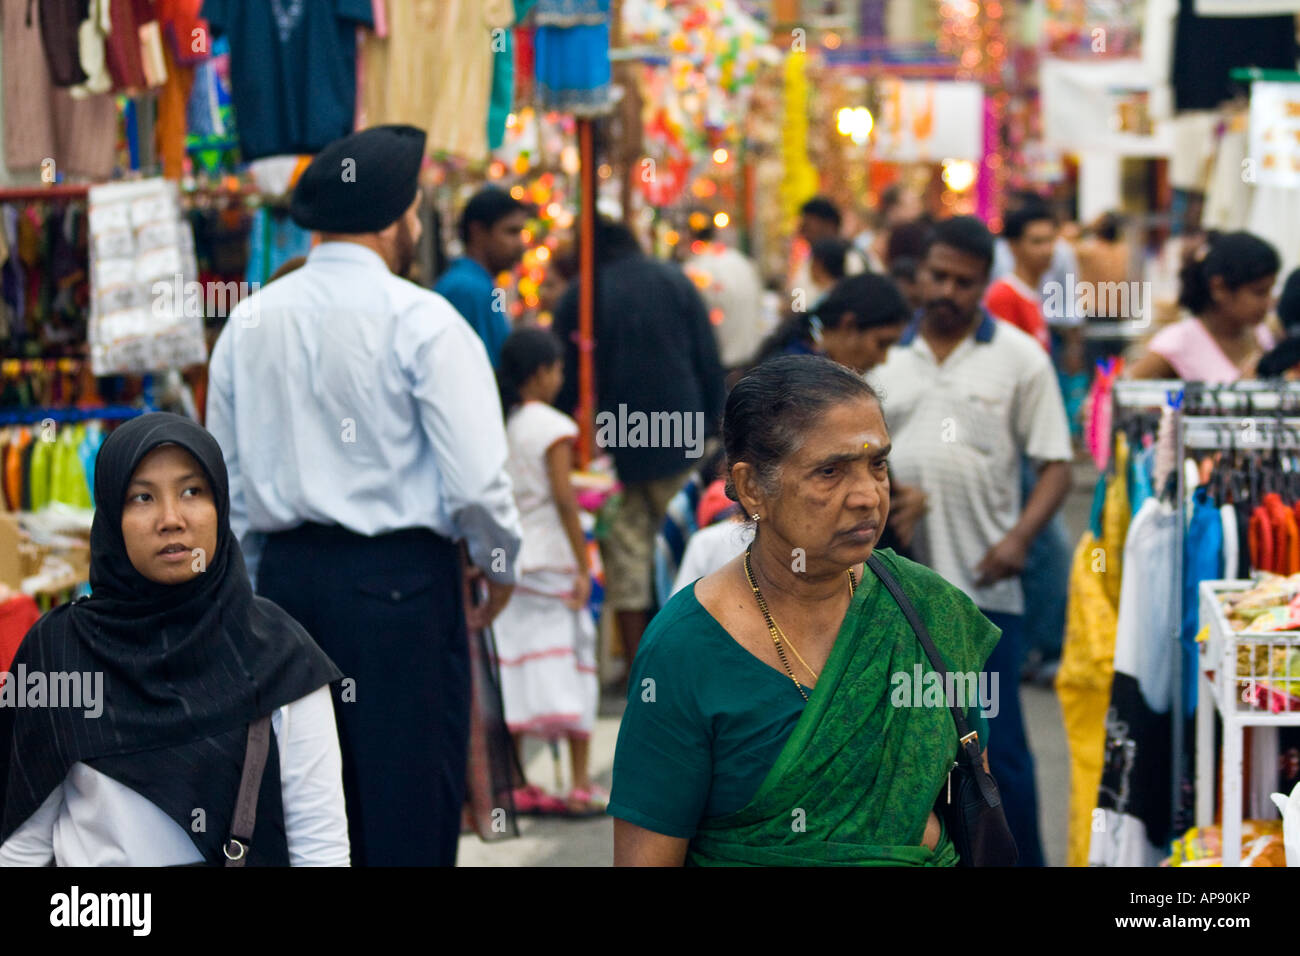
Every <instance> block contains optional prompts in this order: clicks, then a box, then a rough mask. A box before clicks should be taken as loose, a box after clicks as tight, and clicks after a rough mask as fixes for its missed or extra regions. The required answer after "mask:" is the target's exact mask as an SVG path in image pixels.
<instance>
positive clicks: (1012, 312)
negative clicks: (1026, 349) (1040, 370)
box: [984, 279, 1052, 352]
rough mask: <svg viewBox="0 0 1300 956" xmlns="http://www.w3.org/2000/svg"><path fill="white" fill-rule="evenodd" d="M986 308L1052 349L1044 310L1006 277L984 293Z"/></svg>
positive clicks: (1049, 350)
mask: <svg viewBox="0 0 1300 956" xmlns="http://www.w3.org/2000/svg"><path fill="white" fill-rule="evenodd" d="M984 308H986V309H988V310H989V312H990V313H992V314H993V316H994V317H995V318H999V319H1001V320H1002V321H1003V322H1009V323H1011V324H1012V325H1014V326H1015V327H1016V328H1018V329H1020V331H1022V332H1026V333H1028V334H1029V335H1032V336H1033V337H1034V338H1035V339H1036V340H1037V341H1038V344H1039V345H1041V346H1042V347H1043V348H1044V349H1046V350H1047V351H1048V352H1051V350H1052V338H1051V336H1050V335H1049V334H1048V331H1047V323H1046V322H1044V321H1043V310H1042V307H1041V306H1039V304H1038V303H1037V302H1033V301H1030V300H1029V299H1026V298H1025V297H1024V296H1023V295H1021V294H1020V293H1019V292H1018V291H1017V290H1016V287H1015V286H1014V285H1012V284H1011V283H1010V282H1008V281H1007V280H1006V279H999V280H998V281H997V282H994V283H993V284H992V285H990V286H989V289H988V292H986V293H985V294H984Z"/></svg>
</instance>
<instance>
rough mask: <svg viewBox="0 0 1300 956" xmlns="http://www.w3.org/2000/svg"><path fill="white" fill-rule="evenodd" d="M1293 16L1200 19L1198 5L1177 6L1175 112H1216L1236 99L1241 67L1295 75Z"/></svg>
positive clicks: (1185, 1) (1190, 1) (1186, 1)
mask: <svg viewBox="0 0 1300 956" xmlns="http://www.w3.org/2000/svg"><path fill="white" fill-rule="evenodd" d="M1298 54H1300V49H1298V48H1297V46H1296V39H1295V18H1294V16H1290V15H1286V16H1273V17H1240V18H1237V17H1199V16H1197V15H1196V9H1195V4H1194V0H1179V8H1178V22H1177V25H1176V27H1175V31H1174V58H1173V85H1174V107H1175V109H1177V110H1180V111H1181V110H1212V109H1218V107H1219V104H1220V103H1222V102H1223V101H1224V100H1227V99H1231V98H1232V88H1233V82H1232V79H1231V77H1230V74H1231V71H1232V70H1233V69H1235V68H1237V67H1244V66H1253V67H1258V68H1260V69H1274V70H1286V71H1288V72H1290V71H1293V70H1295V67H1296V57H1297V55H1298Z"/></svg>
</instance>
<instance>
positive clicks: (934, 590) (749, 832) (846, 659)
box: [687, 551, 1016, 866]
mask: <svg viewBox="0 0 1300 956" xmlns="http://www.w3.org/2000/svg"><path fill="white" fill-rule="evenodd" d="M876 553H877V555H878V556H879V558H880V559H881V561H882V562H883V563H884V564H886V565H887V567H888V569H889V570H890V571H892V572H893V573H894V575H895V577H896V578H897V579H898V581H899V583H900V584H901V585H902V586H903V590H904V591H905V592H906V593H907V595H908V597H909V598H911V599H912V602H913V603H914V604H915V605H916V608H917V611H918V613H919V614H920V615H921V618H922V620H923V621H924V622H925V624H926V626H927V627H928V628H929V629H930V632H931V636H932V637H933V639H934V642H935V644H936V646H937V647H938V648H939V651H940V653H941V654H942V655H943V658H944V663H945V665H946V666H947V668H948V670H949V671H950V672H972V673H974V672H978V671H979V670H980V669H981V668H982V667H983V665H984V662H985V660H986V659H987V658H988V655H989V654H990V652H992V650H993V647H994V645H996V643H997V641H998V637H999V631H998V629H997V628H996V627H994V626H993V625H992V624H991V623H990V622H989V621H988V619H987V618H985V617H984V616H983V615H982V614H980V612H979V611H978V610H977V609H976V607H975V605H974V604H973V603H972V602H971V600H970V599H969V598H968V597H966V595H964V594H963V593H961V592H960V591H959V590H957V589H956V588H954V587H953V586H952V585H950V584H948V583H947V582H946V581H944V580H943V579H942V578H940V577H939V576H938V575H936V574H934V572H932V571H930V570H928V569H927V568H923V567H921V566H920V565H918V564H914V563H913V562H911V561H907V560H905V559H901V558H898V557H897V556H896V555H893V554H892V553H890V552H888V551H877V552H876ZM918 666H919V668H920V670H916V669H915V668H917V667H918ZM931 672H932V669H931V667H930V664H929V662H928V660H927V659H926V656H925V652H924V650H922V648H921V645H920V643H919V642H918V641H917V639H916V636H915V635H914V634H913V632H912V629H911V627H910V626H909V625H908V623H907V619H906V618H905V617H904V616H903V612H902V611H901V610H900V609H899V607H898V605H897V604H896V603H895V602H894V600H893V598H892V597H891V596H890V594H889V592H888V591H887V590H886V589H885V587H884V586H883V585H882V584H880V582H879V581H877V580H875V578H874V577H872V578H868V579H867V580H865V581H864V582H863V585H862V586H861V587H860V588H858V591H857V594H856V595H855V596H854V598H853V601H852V603H851V604H850V605H849V610H848V612H847V613H846V614H845V617H844V622H843V624H841V625H840V632H839V635H838V636H837V637H836V640H835V646H834V648H833V649H832V651H831V655H830V658H829V659H828V660H827V662H826V666H825V668H824V669H823V670H822V672H821V676H820V677H819V678H818V679H817V686H816V688H815V690H814V691H813V693H812V695H811V697H810V699H809V701H808V704H807V706H806V707H805V709H804V712H803V715H802V716H801V717H800V719H799V721H798V723H797V724H796V725H795V728H794V731H793V732H792V733H791V735H790V738H789V739H788V740H787V741H786V743H785V746H784V748H783V749H782V750H781V752H780V755H779V756H778V757H777V760H776V763H775V764H774V765H773V766H772V769H771V770H770V771H769V772H768V775H767V777H766V779H765V780H764V781H763V783H762V785H761V786H760V787H759V789H758V792H757V793H756V794H755V795H754V797H753V799H751V800H750V802H749V803H748V805H746V806H745V807H743V808H742V809H740V810H738V811H736V812H735V813H730V814H726V815H725V816H718V817H712V818H706V819H704V820H703V821H701V823H700V826H699V829H698V830H697V832H696V834H695V837H694V839H693V840H692V841H691V845H690V850H689V853H688V856H687V864H688V865H696V866H728V865H731V866H735V865H739V866H746V865H748V866H792V865H820V866H955V865H956V863H957V852H956V850H955V849H954V848H953V845H952V843H951V841H950V840H949V839H948V836H947V834H946V832H941V834H940V837H939V842H938V844H937V845H936V847H935V849H934V850H930V849H929V848H927V847H925V846H922V845H921V840H922V838H923V837H924V834H925V828H926V823H927V822H928V820H929V817H930V812H931V810H932V809H933V808H934V805H935V800H936V799H937V798H938V796H939V793H940V791H941V790H942V789H943V787H944V786H945V784H946V782H947V776H948V771H949V769H950V768H951V767H952V766H953V760H954V759H955V757H956V754H957V732H956V728H955V727H954V724H953V719H952V714H951V713H950V711H949V710H948V708H947V707H946V706H944V705H939V706H915V704H916V703H917V702H918V700H919V699H920V697H919V696H914V695H913V693H912V688H911V683H910V682H911V681H912V680H914V675H916V674H918V673H920V674H928V673H931ZM900 675H904V676H905V677H906V678H907V679H906V681H904V680H900ZM922 683H923V685H924V683H925V681H924V680H923V681H922ZM1009 691H1010V692H1012V693H1015V692H1016V688H1015V687H1014V686H1012V687H1011V688H1009ZM967 703H968V707H971V710H970V711H968V713H973V712H974V711H975V710H977V709H978V702H977V701H969V702H967ZM983 744H984V742H983V741H981V747H982V746H983Z"/></svg>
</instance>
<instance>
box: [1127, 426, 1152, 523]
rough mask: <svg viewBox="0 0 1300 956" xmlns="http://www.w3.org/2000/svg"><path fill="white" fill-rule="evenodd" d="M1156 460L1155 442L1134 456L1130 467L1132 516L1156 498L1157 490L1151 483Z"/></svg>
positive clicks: (1130, 506)
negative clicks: (1151, 499) (1149, 500)
mask: <svg viewBox="0 0 1300 956" xmlns="http://www.w3.org/2000/svg"><path fill="white" fill-rule="evenodd" d="M1155 458H1156V446H1155V443H1154V442H1153V443H1152V444H1151V445H1149V446H1148V447H1146V448H1143V449H1142V450H1141V451H1140V452H1138V453H1137V454H1136V455H1134V456H1133V460H1132V463H1131V465H1130V467H1129V478H1130V480H1129V512H1130V515H1135V514H1137V513H1138V509H1139V508H1141V507H1142V505H1143V504H1144V503H1145V502H1146V500H1147V499H1148V498H1152V497H1154V496H1155V493H1156V492H1155V488H1154V487H1153V486H1152V481H1151V469H1152V467H1153V465H1154V464H1155Z"/></svg>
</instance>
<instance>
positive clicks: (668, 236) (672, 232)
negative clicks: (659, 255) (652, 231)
mask: <svg viewBox="0 0 1300 956" xmlns="http://www.w3.org/2000/svg"><path fill="white" fill-rule="evenodd" d="M681 241H682V237H681V236H680V235H679V234H678V232H677V230H676V229H669V230H668V231H667V232H666V233H664V242H666V243H668V245H670V246H675V245H677V243H679V242H681Z"/></svg>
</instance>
